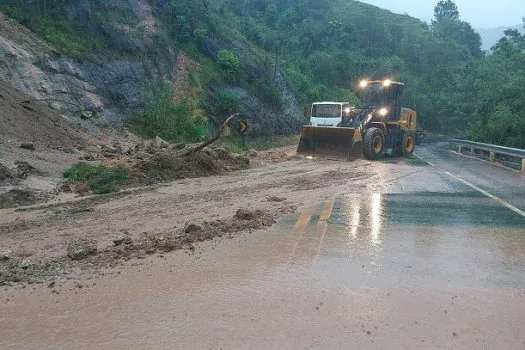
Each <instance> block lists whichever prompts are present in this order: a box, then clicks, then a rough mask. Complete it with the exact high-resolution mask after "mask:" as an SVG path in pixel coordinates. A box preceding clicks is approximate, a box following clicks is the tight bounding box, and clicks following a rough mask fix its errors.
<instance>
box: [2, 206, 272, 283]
mask: <svg viewBox="0 0 525 350" xmlns="http://www.w3.org/2000/svg"><path fill="white" fill-rule="evenodd" d="M281 214H282V209H280V210H277V209H276V210H274V211H270V210H248V209H245V208H241V209H239V210H238V211H237V212H236V213H235V214H234V215H233V216H232V217H229V218H222V219H216V220H211V221H203V222H200V223H188V224H187V225H186V226H185V227H184V228H181V229H179V230H176V231H173V232H166V233H158V234H145V235H143V236H141V237H139V238H135V239H132V238H131V236H130V235H129V233H127V232H124V233H121V234H118V235H117V236H116V238H115V239H114V240H113V245H112V246H108V247H106V248H103V249H98V242H97V241H96V240H94V239H90V238H81V239H77V240H75V241H72V242H70V243H69V244H68V246H67V250H66V252H64V253H65V254H64V256H63V257H59V258H54V259H47V260H41V261H30V260H27V259H23V258H18V257H15V256H13V255H12V253H11V252H10V251H7V252H6V253H5V254H3V255H2V258H1V259H0V285H10V284H11V283H17V282H21V283H49V282H51V281H53V280H55V279H56V278H57V277H62V276H70V275H71V274H72V273H73V272H74V273H75V274H77V273H78V271H79V269H80V270H85V271H97V270H100V269H103V268H108V267H114V266H116V265H118V264H120V263H123V262H125V261H128V260H131V259H134V258H138V259H141V258H143V257H144V256H146V255H151V254H155V253H167V252H171V251H174V250H180V249H188V250H190V251H193V250H194V249H195V244H196V243H199V242H204V241H207V240H213V239H215V238H220V237H233V235H234V234H235V233H239V232H252V231H254V230H257V229H262V228H266V227H270V226H272V225H273V224H274V223H275V222H276V218H277V217H279V216H280V215H281ZM75 277H78V276H75Z"/></svg>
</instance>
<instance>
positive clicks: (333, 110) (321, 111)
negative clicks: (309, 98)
mask: <svg viewBox="0 0 525 350" xmlns="http://www.w3.org/2000/svg"><path fill="white" fill-rule="evenodd" d="M341 112H342V106H341V105H340V104H322V105H313V106H312V117H313V118H341Z"/></svg>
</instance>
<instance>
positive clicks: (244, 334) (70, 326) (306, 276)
mask: <svg viewBox="0 0 525 350" xmlns="http://www.w3.org/2000/svg"><path fill="white" fill-rule="evenodd" d="M417 155H418V157H419V159H417V158H416V159H387V160H384V161H382V162H378V163H375V164H374V166H373V167H372V169H371V172H372V174H371V180H370V183H369V185H368V186H367V187H366V188H364V189H363V188H362V187H360V188H359V190H357V191H356V190H355V189H353V188H352V184H351V182H350V183H349V184H348V191H347V192H345V193H341V194H340V195H338V196H334V197H329V198H312V200H311V203H310V204H309V205H308V206H307V207H306V208H304V209H302V210H301V211H300V212H298V213H296V214H294V215H292V216H290V217H287V218H285V219H283V220H281V221H280V222H279V223H278V224H277V225H276V226H274V227H273V228H272V229H271V230H269V231H261V232H255V233H253V234H251V235H249V236H243V237H236V238H234V239H232V240H227V241H225V242H221V244H218V245H216V244H212V243H208V244H204V245H203V246H202V250H201V252H200V255H199V259H196V260H191V261H189V260H188V259H187V257H185V256H184V254H183V253H176V254H174V255H173V256H171V257H170V259H169V265H166V263H164V265H163V264H161V263H158V264H155V263H153V264H152V266H151V267H150V268H148V269H144V270H142V271H135V270H134V269H133V268H132V267H130V268H129V269H128V270H124V271H123V272H122V274H121V275H120V277H119V278H118V280H113V277H107V278H102V279H101V280H100V281H97V286H95V287H94V288H92V289H90V291H89V292H86V293H81V294H78V295H68V296H67V297H66V298H65V299H63V300H60V301H59V300H57V299H56V298H54V297H53V296H42V295H38V296H37V295H31V294H27V295H25V296H24V297H23V300H22V301H17V303H18V304H17V305H14V306H10V307H9V308H6V309H5V311H6V312H5V313H4V316H1V315H0V319H1V318H2V317H4V319H3V320H0V324H1V325H2V328H3V331H0V336H1V338H0V344H2V345H3V346H2V348H28V349H29V348H34V349H38V348H63V349H69V348H107V349H114V348H136V349H145V348H163V349H190V348H192V349H193V348H194V349H202V348H210V349H220V348H222V349H259V348H260V349H268V348H272V349H283V348H290V349H302V348H322V349H328V348H344V349H385V348H388V349H407V348H410V349H436V348H447V349H462V348H464V349H524V348H525V332H524V330H525V216H524V215H523V214H522V212H523V211H525V176H524V175H522V174H520V173H518V172H514V171H511V170H507V169H504V168H500V167H496V166H493V165H490V164H488V163H485V162H481V161H478V160H472V159H468V158H464V157H460V156H458V155H455V154H452V153H450V152H448V151H447V149H446V145H443V144H435V145H427V146H425V147H423V148H421V149H419V150H418V152H417ZM314 161H315V160H314ZM427 161H428V162H430V164H429V163H427ZM392 163H395V166H394V167H392V166H391V165H392ZM348 166H349V167H351V166H352V163H348ZM168 269H169V270H170V273H167V270H168ZM172 270H173V271H172ZM22 310H27V311H26V313H25V314H23V313H22Z"/></svg>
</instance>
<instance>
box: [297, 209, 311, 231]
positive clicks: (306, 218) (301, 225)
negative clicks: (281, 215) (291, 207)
mask: <svg viewBox="0 0 525 350" xmlns="http://www.w3.org/2000/svg"><path fill="white" fill-rule="evenodd" d="M311 218H312V213H304V214H303V215H301V216H300V217H299V219H298V220H297V223H296V224H295V229H296V230H304V229H305V228H306V226H308V223H309V222H310V219H311Z"/></svg>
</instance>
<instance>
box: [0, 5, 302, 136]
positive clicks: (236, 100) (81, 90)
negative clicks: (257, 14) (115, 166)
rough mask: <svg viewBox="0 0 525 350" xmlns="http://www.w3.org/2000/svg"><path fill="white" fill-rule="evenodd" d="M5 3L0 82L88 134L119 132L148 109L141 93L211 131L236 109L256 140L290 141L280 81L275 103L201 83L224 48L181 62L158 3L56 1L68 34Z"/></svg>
mask: <svg viewBox="0 0 525 350" xmlns="http://www.w3.org/2000/svg"><path fill="white" fill-rule="evenodd" d="M5 2H7V3H8V4H7V5H2V4H1V3H5ZM9 3H10V1H2V2H0V9H3V10H4V12H6V13H8V14H9V15H11V16H13V17H14V18H16V20H15V19H12V18H11V17H8V16H7V15H4V14H0V33H1V34H0V78H2V79H4V80H5V81H7V82H9V83H10V84H12V85H13V86H14V87H15V88H17V89H19V90H21V91H23V92H25V93H27V94H29V95H30V96H32V97H33V98H34V99H35V100H39V101H43V102H45V103H47V104H48V105H49V106H50V107H51V108H53V109H55V110H56V111H59V112H60V113H63V114H65V115H67V116H68V117H69V118H71V119H72V120H73V121H75V122H79V123H82V124H83V125H84V126H87V127H89V128H91V129H96V127H95V125H98V126H100V125H121V124H122V122H123V121H125V120H127V119H128V118H129V117H132V116H134V115H136V113H137V111H138V110H141V109H144V108H148V107H150V106H148V102H151V101H147V98H148V92H149V91H150V90H151V89H152V88H155V87H158V86H163V87H164V86H165V87H166V88H169V89H170V90H173V91H175V94H174V95H175V96H174V102H176V103H180V104H185V105H186V106H187V109H188V110H189V113H191V117H192V118H193V119H194V120H197V121H198V122H204V123H205V122H206V120H210V121H213V122H218V121H220V120H221V119H223V118H224V117H226V116H227V114H228V113H230V112H231V111H233V109H235V110H236V111H240V112H242V113H243V117H244V118H246V119H247V120H248V121H249V123H250V126H251V127H250V132H251V134H252V135H254V136H259V135H271V134H287V133H288V134H289V133H293V132H296V131H297V130H298V129H299V127H300V125H301V124H302V113H301V111H300V109H299V104H298V102H297V100H296V98H295V96H294V95H293V94H292V93H291V92H290V91H289V89H288V86H287V83H286V81H285V79H284V78H283V76H282V75H281V73H280V72H278V71H277V72H275V74H274V75H273V77H272V80H273V81H272V82H271V85H272V86H274V87H275V95H274V96H272V97H273V98H276V100H277V101H276V103H273V101H271V100H269V99H266V100H265V99H264V98H261V96H260V95H259V94H258V93H257V91H256V89H251V86H252V85H254V84H245V83H242V82H241V81H239V80H236V79H233V80H231V81H228V79H216V81H213V82H210V81H208V80H209V79H208V78H209V74H211V75H213V74H215V71H217V69H216V67H214V63H213V62H211V63H210V62H209V60H210V58H211V59H217V55H218V53H219V51H220V50H221V49H222V43H220V42H217V41H215V40H212V39H210V40H206V41H204V42H203V51H208V55H207V57H204V58H202V59H201V58H200V57H199V56H201V55H200V54H199V55H197V56H195V55H193V59H192V57H188V55H185V53H184V51H183V50H182V49H180V48H179V47H180V46H181V45H179V44H178V43H177V42H176V40H173V39H172V38H170V37H169V36H168V34H167V30H166V28H165V25H164V23H163V21H162V20H161V19H160V17H161V11H162V10H163V6H164V4H163V1H140V0H126V1H114V2H111V4H107V3H105V2H103V1H84V0H77V1H63V2H60V3H61V5H60V6H58V5H57V6H56V7H52V11H53V12H51V17H53V16H58V14H65V15H66V16H67V17H66V18H67V19H66V20H65V21H66V22H65V23H67V24H68V25H67V26H66V25H65V24H61V23H60V22H59V20H58V19H56V20H55V21H54V22H53V23H51V24H50V23H47V22H39V21H38V20H35V18H38V17H35V16H38V13H34V12H33V13H32V16H33V17H32V18H26V17H24V16H21V15H20V13H19V12H17V11H15V10H14V9H16V6H17V5H15V4H9ZM12 3H15V2H12ZM62 4H65V5H62ZM117 5H118V6H117ZM28 11H30V10H28ZM31 11H32V10H31ZM30 13H31V12H30ZM57 18H58V17H57ZM57 23H58V25H57ZM22 24H24V25H25V26H24V25H22ZM43 28H45V29H43ZM30 29H31V30H30ZM77 37H78V38H80V39H79V40H78V41H79V42H77ZM84 43H85V45H84ZM186 49H188V50H190V48H188V47H186ZM195 57H196V59H194V58H195ZM199 61H205V62H204V63H203V64H202V65H201V63H200V62H199ZM239 64H245V63H244V62H239ZM210 67H211V68H210ZM243 68H245V69H246V70H249V69H251V68H249V67H247V66H246V67H243ZM204 70H206V71H204ZM210 70H211V71H212V72H211V73H209V71H210ZM252 73H253V74H256V75H260V73H261V72H260V71H259V70H258V69H253V72H252ZM203 76H205V77H203ZM203 80H206V81H205V82H201V81H203ZM152 107H154V106H152Z"/></svg>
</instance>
